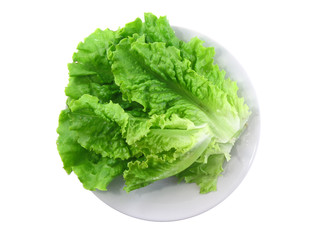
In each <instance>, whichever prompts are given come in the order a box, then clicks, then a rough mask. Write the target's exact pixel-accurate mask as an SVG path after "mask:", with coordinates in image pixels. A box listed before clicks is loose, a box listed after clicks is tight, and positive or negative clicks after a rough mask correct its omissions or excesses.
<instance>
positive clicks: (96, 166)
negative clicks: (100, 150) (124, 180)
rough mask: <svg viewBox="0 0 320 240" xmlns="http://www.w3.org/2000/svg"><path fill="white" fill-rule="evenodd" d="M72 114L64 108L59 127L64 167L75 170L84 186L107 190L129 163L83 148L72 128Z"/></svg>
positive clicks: (67, 169) (59, 146) (67, 170)
mask: <svg viewBox="0 0 320 240" xmlns="http://www.w3.org/2000/svg"><path fill="white" fill-rule="evenodd" d="M71 115H72V113H71V112H70V110H69V109H66V110H63V111H62V112H61V114H60V117H59V127H58V129H57V132H58V133H59V138H58V140H57V147H58V151H59V154H60V156H61V159H62V162H63V165H64V169H65V170H66V172H67V173H68V174H70V173H71V172H72V171H74V172H75V173H76V174H77V176H78V178H79V180H80V181H81V182H82V184H83V187H84V188H86V189H88V190H95V189H100V190H106V189H107V186H108V184H109V183H110V182H111V181H112V180H113V179H114V178H115V177H117V176H119V175H121V174H122V173H123V171H124V169H125V168H126V165H127V164H126V162H124V161H115V160H114V159H110V158H106V157H102V156H101V155H99V154H96V153H95V152H93V151H89V150H87V149H85V148H83V147H82V146H81V145H80V144H79V143H78V142H77V136H76V134H75V132H74V131H71V130H70V126H71V125H72V121H73V120H72V117H71Z"/></svg>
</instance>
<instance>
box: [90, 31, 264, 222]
mask: <svg viewBox="0 0 320 240" xmlns="http://www.w3.org/2000/svg"><path fill="white" fill-rule="evenodd" d="M174 30H175V32H176V35H177V36H178V37H179V38H180V39H182V40H184V41H189V40H190V39H191V38H192V37H194V36H197V37H199V38H200V39H201V40H203V41H205V44H204V45H205V46H213V47H214V48H215V52H216V55H215V63H217V64H218V65H219V67H220V68H221V69H224V70H225V71H226V72H227V75H226V77H230V78H231V79H232V80H234V81H236V82H237V84H238V86H239V95H240V96H241V97H244V99H245V102H246V103H247V104H248V106H249V108H250V110H251V112H252V114H251V116H250V119H249V121H248V125H247V128H246V129H245V131H244V132H243V133H242V135H241V136H240V138H239V139H238V141H237V142H236V144H235V146H234V147H233V149H232V152H231V160H230V161H229V162H228V163H226V164H225V167H224V172H223V175H222V176H220V177H219V179H218V184H217V191H216V192H211V193H208V194H199V187H198V186H197V185H196V184H193V183H192V184H190V183H188V184H187V183H178V182H177V179H176V178H175V177H171V178H168V179H164V180H160V181H157V182H155V183H153V184H151V185H149V186H147V187H144V188H141V189H137V190H134V191H132V192H130V193H127V192H125V191H124V190H123V187H124V181H123V179H122V177H121V178H120V177H119V178H117V179H115V180H114V181H113V182H112V183H111V184H110V185H109V186H108V191H106V192H103V191H95V192H93V193H94V194H95V195H96V196H97V197H98V198H99V199H100V200H102V201H103V202H104V203H106V204H108V205H109V206H110V207H112V208H114V209H116V210H118V211H120V212H122V213H124V214H127V215H129V216H132V217H136V218H140V219H144V220H150V221H174V220H180V219H185V218H189V217H192V216H196V215H198V214H200V213H203V212H205V211H207V210H209V209H211V208H213V207H215V206H217V205H218V204H219V203H220V202H222V201H223V200H224V199H226V197H228V196H229V195H230V194H231V193H232V192H233V191H234V190H235V189H236V188H237V187H238V185H239V184H240V183H241V181H242V180H243V178H244V177H245V175H246V173H247V172H248V170H249V168H250V165H251V163H252V161H253V158H254V155H255V152H256V149H257V146H258V141H259V132H260V115H259V107H258V101H257V97H256V94H255V92H254V89H253V86H252V84H251V82H250V80H249V77H248V76H247V74H246V72H245V71H244V69H243V68H242V67H241V65H240V64H239V63H238V62H237V60H236V59H235V58H234V57H233V56H232V55H231V54H230V53H229V52H228V51H227V50H226V49H225V48H223V47H222V46H221V45H220V44H218V43H217V42H215V41H214V40H212V39H211V38H209V37H206V36H204V35H202V34H200V33H197V32H195V31H192V30H189V29H186V28H181V27H174Z"/></svg>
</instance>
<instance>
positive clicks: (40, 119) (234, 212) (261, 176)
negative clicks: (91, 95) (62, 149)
mask: <svg viewBox="0 0 320 240" xmlns="http://www.w3.org/2000/svg"><path fill="white" fill-rule="evenodd" d="M209 3H210V5H209ZM319 10H320V8H319V6H317V1H306V0H304V1H222V0H220V1H201V0H197V1H190V2H189V1H181V2H180V1H173V0H171V1H164V0H162V1H130V2H129V1H93V0H91V1H61V2H60V1H1V3H0V26H1V28H0V31H1V38H0V61H1V62H0V70H1V71H0V74H1V75H0V81H1V85H0V90H1V91H0V104H1V105H0V106H1V108H0V123H1V124H0V141H1V144H0V154H1V155H0V161H1V162H0V190H1V194H0V222H1V223H0V239H292V238H295V239H320V233H319V231H320V230H319V225H320V217H319V216H320V207H319V204H320V196H319V189H320V157H319V151H318V150H319V148H320V146H319V143H320V141H319V135H320V127H319V125H320V117H319V111H320V97H319V96H320V95H319V93H320V77H319V76H320V71H319V70H320V60H319V56H320V35H319V29H320V28H319V26H320V14H319ZM146 11H150V12H153V13H154V14H156V15H158V16H160V15H167V17H168V19H169V21H170V23H171V24H172V25H176V26H182V27H187V28H190V29H194V30H196V31H198V32H201V33H203V34H205V35H207V36H211V37H212V38H213V39H215V40H216V41H217V42H219V43H221V44H222V45H223V46H224V47H226V48H227V49H228V50H229V51H230V52H231V53H232V54H233V55H234V56H235V57H236V58H237V59H238V60H239V62H240V63H241V64H242V65H243V66H244V68H245V69H246V70H247V73H248V74H249V76H250V77H251V80H252V82H253V85H254V87H255V89H256V92H257V95H258V98H259V102H260V108H261V116H262V132H261V139H260V145H259V149H258V152H257V155H256V158H255V161H254V163H253V165H252V167H251V169H250V171H249V174H248V175H247V177H246V178H245V180H244V181H243V182H242V184H241V185H240V186H239V188H238V189H237V190H236V191H235V192H234V193H233V194H232V195H231V196H230V197H228V198H227V199H226V200H225V201H224V202H222V203H221V204H220V205H218V206H217V207H215V208H214V209H212V210H210V211H208V212H206V213H204V214H201V215H199V216H197V217H194V218H190V219H187V220H183V221H177V222H168V223H157V222H147V221H142V220H138V219H134V218H132V217H128V216H126V215H123V214H121V213H119V212H117V211H115V210H113V209H111V208H110V207H108V206H107V205H105V204H104V203H102V202H101V201H100V200H98V199H97V198H96V197H95V196H94V195H93V194H92V193H91V192H89V191H86V190H84V189H83V188H82V186H81V184H80V183H79V182H78V180H77V178H76V176H75V175H71V176H68V175H67V174H66V173H65V172H64V170H63V169H62V163H61V160H60V158H59V155H58V153H57V150H56V145H55V141H56V138H57V134H56V132H55V130H56V128H57V121H58V115H59V112H60V110H61V109H62V108H64V106H65V100H66V98H65V96H64V87H65V86H66V84H67V81H68V71H67V63H68V62H70V61H71V56H72V53H73V52H74V51H75V48H76V46H77V44H78V42H79V41H82V40H83V38H84V37H86V36H87V35H89V34H90V33H91V32H93V31H94V30H95V29H96V28H102V29H105V28H107V27H108V28H111V29H117V28H118V27H119V26H121V27H122V26H124V24H125V23H127V22H129V21H132V20H134V19H135V18H136V17H143V12H146ZM317 228H318V229H317Z"/></svg>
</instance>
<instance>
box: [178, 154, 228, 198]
mask: <svg viewBox="0 0 320 240" xmlns="http://www.w3.org/2000/svg"><path fill="white" fill-rule="evenodd" d="M224 162H225V156H224V155H222V154H220V155H211V156H210V157H209V158H208V161H207V162H206V163H198V162H195V163H194V164H192V165H191V166H190V167H189V168H188V169H186V170H184V171H182V172H180V173H178V174H177V177H178V178H179V179H180V180H182V179H184V180H185V181H186V182H187V183H196V184H197V185H198V186H199V187H200V193H208V192H211V191H216V190H217V181H218V177H219V176H220V175H221V173H222V172H223V163H224Z"/></svg>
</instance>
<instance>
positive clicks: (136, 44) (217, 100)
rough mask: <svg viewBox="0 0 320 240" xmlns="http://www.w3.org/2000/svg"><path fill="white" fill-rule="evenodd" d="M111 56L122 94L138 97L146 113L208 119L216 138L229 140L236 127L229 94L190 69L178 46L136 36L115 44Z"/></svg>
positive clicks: (199, 121) (202, 121) (131, 98)
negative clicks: (148, 40)
mask: <svg viewBox="0 0 320 240" xmlns="http://www.w3.org/2000/svg"><path fill="white" fill-rule="evenodd" d="M112 61H113V64H112V71H113V74H114V76H115V82H116V84H117V85H119V86H120V90H121V92H122V93H123V96H124V97H125V98H126V99H127V100H128V101H136V102H138V103H140V104H141V105H142V106H144V110H145V111H147V112H148V113H149V115H152V114H163V113H172V114H173V113H177V114H178V115H179V116H180V117H182V118H188V119H190V120H191V121H193V122H194V123H195V124H196V125H201V124H206V123H208V124H209V125H210V127H211V130H212V132H213V133H214V135H215V137H216V138H217V140H218V141H219V142H228V141H230V140H231V139H232V138H233V136H234V135H235V134H236V133H237V132H238V131H239V130H240V119H239V117H238V115H237V112H236V109H235V107H234V106H233V105H231V104H230V103H229V102H228V100H227V94H226V93H225V92H223V91H222V90H221V89H219V88H218V87H217V86H216V85H214V84H213V83H212V82H210V81H208V80H207V79H206V78H204V77H203V76H201V75H199V74H197V73H196V72H195V71H194V70H192V69H191V68H190V61H188V60H186V59H183V58H181V56H180V51H179V50H178V49H177V48H175V47H166V46H165V44H164V43H145V39H144V37H137V36H134V37H133V38H126V39H123V40H122V41H121V42H120V43H119V44H118V45H117V47H116V50H115V51H114V53H113V57H112Z"/></svg>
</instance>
